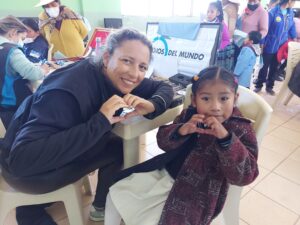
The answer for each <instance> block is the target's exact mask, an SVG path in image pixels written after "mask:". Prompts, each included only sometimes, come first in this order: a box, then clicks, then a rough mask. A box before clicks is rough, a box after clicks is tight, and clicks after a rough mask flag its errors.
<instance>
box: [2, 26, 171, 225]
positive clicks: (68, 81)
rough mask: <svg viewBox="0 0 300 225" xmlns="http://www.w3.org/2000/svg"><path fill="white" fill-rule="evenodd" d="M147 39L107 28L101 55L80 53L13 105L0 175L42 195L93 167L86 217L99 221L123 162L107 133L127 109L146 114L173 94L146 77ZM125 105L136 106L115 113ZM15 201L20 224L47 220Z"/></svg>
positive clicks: (118, 144) (40, 209) (117, 143)
mask: <svg viewBox="0 0 300 225" xmlns="http://www.w3.org/2000/svg"><path fill="white" fill-rule="evenodd" d="M152 50H153V49H152V45H151V42H150V41H149V40H148V39H147V38H146V37H145V36H144V35H142V34H141V33H139V32H138V31H136V30H133V29H122V30H119V31H116V32H114V33H112V34H111V35H110V36H109V37H108V39H107V43H106V46H105V50H104V52H103V54H102V57H101V58H100V59H99V60H100V61H99V62H98V61H95V60H94V59H86V60H83V61H80V62H78V63H74V64H72V65H69V66H68V67H64V68H61V69H58V70H56V71H55V72H53V73H52V74H51V75H50V76H48V77H47V78H46V79H45V80H44V82H43V83H42V84H41V86H40V87H39V88H38V90H37V91H36V92H35V93H34V94H33V95H32V96H31V97H28V98H27V99H26V100H25V101H24V102H23V104H22V105H21V106H20V107H19V109H18V110H17V112H16V114H15V116H14V118H13V120H12V122H11V124H10V126H9V128H8V130H7V132H6V135H5V137H4V140H3V144H2V155H1V157H0V158H1V166H2V175H3V177H4V179H6V181H7V182H8V183H9V184H10V185H11V186H12V187H14V188H16V189H17V190H20V191H23V192H27V193H35V194H41V193H47V192H51V191H54V190H57V189H59V188H60V187H63V186H65V185H68V184H70V183H73V182H75V181H77V180H79V179H80V178H82V177H83V176H85V175H86V174H89V173H90V172H92V171H94V170H96V169H99V173H98V181H99V182H98V185H97V189H96V195H95V199H94V202H93V204H92V207H91V211H90V219H92V220H94V221H101V220H103V219H104V206H105V201H106V195H107V193H108V188H109V186H110V185H111V184H112V182H113V177H114V175H115V174H116V173H117V172H118V171H119V170H120V169H121V167H122V164H123V150H122V140H121V138H119V137H117V136H116V135H114V134H113V133H112V128H113V126H114V124H116V123H117V122H120V121H123V120H124V119H126V118H128V117H131V116H133V115H143V116H145V117H146V118H148V119H152V118H154V117H156V116H158V115H160V114H162V113H163V112H164V111H165V110H166V109H167V108H168V107H169V105H170V104H171V102H172V100H173V89H172V87H171V86H170V85H169V84H166V83H165V82H163V81H154V80H150V79H147V78H144V77H145V74H146V71H147V69H148V66H149V63H150V59H151V56H152ZM124 107H133V108H134V109H135V110H134V111H133V112H131V113H129V114H127V115H126V116H125V117H121V116H118V115H115V112H116V111H117V110H118V109H120V108H124ZM46 206H48V204H47V205H45V204H43V205H35V206H21V207H18V208H17V210H16V217H17V222H18V224H19V225H33V224H39V225H54V224H56V223H55V222H54V221H53V219H52V218H51V217H50V216H49V215H48V214H47V213H46V211H45V210H44V208H45V207H46Z"/></svg>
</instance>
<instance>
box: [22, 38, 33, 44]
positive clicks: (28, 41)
mask: <svg viewBox="0 0 300 225" xmlns="http://www.w3.org/2000/svg"><path fill="white" fill-rule="evenodd" d="M23 42H24V44H29V43H32V42H33V38H25V39H24V41H23Z"/></svg>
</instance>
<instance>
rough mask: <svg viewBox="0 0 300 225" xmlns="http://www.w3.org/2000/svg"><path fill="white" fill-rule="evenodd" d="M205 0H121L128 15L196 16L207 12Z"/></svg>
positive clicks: (122, 9)
mask: <svg viewBox="0 0 300 225" xmlns="http://www.w3.org/2000/svg"><path fill="white" fill-rule="evenodd" d="M208 4H209V1H203V0H121V13H122V15H128V16H158V17H170V16H196V17H200V14H201V13H206V10H207V7H208Z"/></svg>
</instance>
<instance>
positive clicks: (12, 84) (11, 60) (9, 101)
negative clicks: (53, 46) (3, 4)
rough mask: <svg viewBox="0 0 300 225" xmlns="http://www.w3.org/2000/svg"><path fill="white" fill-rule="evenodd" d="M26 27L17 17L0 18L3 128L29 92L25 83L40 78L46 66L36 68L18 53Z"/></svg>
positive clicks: (0, 102) (0, 88)
mask: <svg viewBox="0 0 300 225" xmlns="http://www.w3.org/2000/svg"><path fill="white" fill-rule="evenodd" d="M27 31H28V28H27V27H26V26H25V25H24V24H23V23H22V22H21V21H19V20H18V19H17V18H15V17H13V16H7V17H5V18H2V19H0V78H1V79H0V93H1V94H0V99H1V101H0V117H1V120H2V122H3V124H4V127H5V128H7V127H8V125H9V122H10V121H11V118H12V116H13V114H14V112H15V111H16V110H17V108H18V106H19V105H20V104H21V103H22V101H23V100H24V99H25V98H26V97H27V96H29V95H31V94H32V91H31V90H30V88H29V81H36V80H40V79H43V78H44V76H45V75H46V74H47V73H48V72H49V66H48V65H42V66H36V65H34V64H33V63H31V62H30V61H29V60H28V59H27V58H26V56H25V55H24V53H23V51H22V47H23V40H24V39H25V38H26V35H27Z"/></svg>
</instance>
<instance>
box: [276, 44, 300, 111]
mask: <svg viewBox="0 0 300 225" xmlns="http://www.w3.org/2000/svg"><path fill="white" fill-rule="evenodd" d="M299 61H300V43H299V42H289V43H288V58H287V66H286V75H285V79H284V81H283V84H282V86H281V88H280V91H279V93H278V94H277V97H276V99H275V101H274V102H273V104H272V107H273V108H274V109H275V108H276V106H277V105H278V104H279V102H280V101H282V99H283V98H284V97H286V100H285V101H284V102H283V104H284V105H287V104H288V103H289V101H290V100H291V98H292V97H293V95H294V94H293V93H292V92H291V91H290V89H289V87H288V83H289V81H290V79H291V75H292V73H293V70H294V68H295V66H296V65H297V63H298V62H299Z"/></svg>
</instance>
